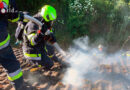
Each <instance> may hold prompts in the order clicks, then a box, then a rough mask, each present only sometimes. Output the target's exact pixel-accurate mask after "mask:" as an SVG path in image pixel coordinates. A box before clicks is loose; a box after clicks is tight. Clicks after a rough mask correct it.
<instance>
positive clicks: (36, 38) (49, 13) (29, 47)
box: [23, 5, 57, 69]
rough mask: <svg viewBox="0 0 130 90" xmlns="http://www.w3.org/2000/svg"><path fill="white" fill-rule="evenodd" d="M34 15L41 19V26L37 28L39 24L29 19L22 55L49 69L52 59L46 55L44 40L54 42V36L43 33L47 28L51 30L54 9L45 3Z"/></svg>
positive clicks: (54, 13) (54, 16) (54, 14)
mask: <svg viewBox="0 0 130 90" xmlns="http://www.w3.org/2000/svg"><path fill="white" fill-rule="evenodd" d="M34 17H35V18H36V19H38V20H39V21H41V22H42V23H43V26H42V29H41V30H39V26H38V25H37V24H35V23H33V22H31V21H30V22H28V23H27V25H26V26H25V30H24V36H23V53H24V57H25V58H26V59H28V60H31V61H33V62H34V63H37V64H38V65H40V66H44V67H45V68H46V69H50V68H51V67H52V66H53V61H52V60H51V59H50V58H49V56H50V57H53V56H52V55H49V56H47V53H48V52H47V49H46V42H50V43H51V44H53V43H55V42H56V38H55V36H54V35H53V33H50V34H49V35H46V34H45V33H46V31H47V30H50V32H52V24H53V21H54V20H55V19H56V17H57V15H56V10H55V9H54V7H52V6H50V5H45V6H44V7H43V8H42V9H41V12H38V13H37V14H36V15H34Z"/></svg>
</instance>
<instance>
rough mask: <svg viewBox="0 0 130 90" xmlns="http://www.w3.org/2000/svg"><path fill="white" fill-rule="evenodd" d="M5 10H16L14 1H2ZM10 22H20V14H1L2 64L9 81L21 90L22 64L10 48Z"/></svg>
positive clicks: (0, 40) (0, 55)
mask: <svg viewBox="0 0 130 90" xmlns="http://www.w3.org/2000/svg"><path fill="white" fill-rule="evenodd" d="M1 3H3V4H4V8H6V9H8V10H11V9H12V8H13V7H14V9H16V8H15V1H14V0H2V2H1ZM8 20H9V21H11V22H16V21H18V20H20V14H19V13H16V12H15V13H14V12H9V13H8V14H1V13H0V64H1V65H2V66H3V67H4V68H5V69H7V73H8V79H9V80H10V81H12V82H13V83H14V86H15V88H16V89H18V88H20V86H22V83H23V77H22V75H23V74H22V71H21V68H20V63H19V62H18V61H17V59H16V57H15V55H14V53H13V50H12V48H11V46H10V35H9V34H8V32H7V26H8Z"/></svg>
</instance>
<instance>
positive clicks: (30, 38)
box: [28, 33, 35, 46]
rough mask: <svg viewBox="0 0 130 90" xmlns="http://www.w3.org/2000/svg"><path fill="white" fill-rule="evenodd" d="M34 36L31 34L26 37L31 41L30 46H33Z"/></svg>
mask: <svg viewBox="0 0 130 90" xmlns="http://www.w3.org/2000/svg"><path fill="white" fill-rule="evenodd" d="M34 35H35V33H32V34H30V35H28V39H29V40H31V45H32V46H34V43H33V39H32V38H33V36H34Z"/></svg>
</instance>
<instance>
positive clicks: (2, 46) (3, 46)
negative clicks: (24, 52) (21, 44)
mask: <svg viewBox="0 0 130 90" xmlns="http://www.w3.org/2000/svg"><path fill="white" fill-rule="evenodd" d="M9 43H10V35H9V34H8V36H7V38H6V39H5V40H4V41H2V42H0V50H1V49H3V48H6V47H7V46H8V45H9Z"/></svg>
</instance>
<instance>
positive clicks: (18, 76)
mask: <svg viewBox="0 0 130 90" xmlns="http://www.w3.org/2000/svg"><path fill="white" fill-rule="evenodd" d="M21 76H23V73H22V71H20V72H19V74H17V75H15V76H13V77H10V76H9V75H8V79H9V80H10V81H14V80H17V79H19V78H20V77H21Z"/></svg>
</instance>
